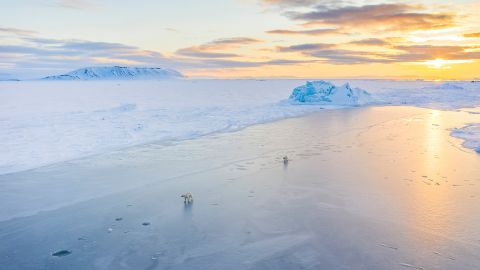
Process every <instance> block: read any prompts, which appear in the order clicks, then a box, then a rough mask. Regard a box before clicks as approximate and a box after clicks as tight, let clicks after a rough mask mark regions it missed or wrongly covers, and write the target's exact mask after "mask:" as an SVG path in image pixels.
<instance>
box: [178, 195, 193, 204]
mask: <svg viewBox="0 0 480 270" xmlns="http://www.w3.org/2000/svg"><path fill="white" fill-rule="evenodd" d="M180 197H182V198H183V202H184V203H187V204H188V203H191V202H193V195H192V193H190V192H187V193H185V194H182V195H181V196H180Z"/></svg>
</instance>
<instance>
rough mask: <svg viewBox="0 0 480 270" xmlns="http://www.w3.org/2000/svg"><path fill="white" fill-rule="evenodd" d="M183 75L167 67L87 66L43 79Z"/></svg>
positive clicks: (168, 76) (116, 78) (127, 78)
mask: <svg viewBox="0 0 480 270" xmlns="http://www.w3.org/2000/svg"><path fill="white" fill-rule="evenodd" d="M181 77H183V75H182V74H181V73H180V72H178V71H176V70H173V69H167V68H136V67H119V66H113V67H87V68H81V69H77V70H74V71H72V72H69V73H66V74H62V75H55V76H48V77H45V78H43V80H62V81H63V80H135V79H136V80H153V79H168V78H181Z"/></svg>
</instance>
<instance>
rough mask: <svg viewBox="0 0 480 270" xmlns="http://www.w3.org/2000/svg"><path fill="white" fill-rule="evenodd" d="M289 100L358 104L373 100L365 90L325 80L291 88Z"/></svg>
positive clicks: (341, 104) (342, 104) (344, 104)
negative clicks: (336, 84)
mask: <svg viewBox="0 0 480 270" xmlns="http://www.w3.org/2000/svg"><path fill="white" fill-rule="evenodd" d="M290 99H291V100H295V101H298V102H302V103H316V104H325V105H326V104H330V105H340V106H359V105H365V104H368V103H372V102H373V98H372V96H371V95H370V93H368V92H367V91H365V90H363V89H360V88H351V87H350V85H349V84H348V83H346V84H344V85H342V86H335V85H333V84H332V83H330V82H327V81H311V82H307V83H306V84H305V85H302V86H299V87H297V88H295V89H293V92H292V94H291V95H290Z"/></svg>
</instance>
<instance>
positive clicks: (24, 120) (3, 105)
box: [0, 80, 480, 174]
mask: <svg viewBox="0 0 480 270" xmlns="http://www.w3.org/2000/svg"><path fill="white" fill-rule="evenodd" d="M332 82H333V83H334V84H336V85H342V84H344V83H346V82H347V81H341V80H339V81H335V80H334V81H332ZM303 84H305V81H304V80H179V81H161V82H158V81H148V82H141V81H140V82H124V81H120V82H115V81H104V82H58V81H55V82H45V81H29V82H0V141H1V142H2V145H1V147H2V149H1V153H0V174H5V173H12V172H17V171H22V170H28V169H32V168H37V167H40V166H44V165H48V164H53V163H56V162H60V161H66V160H72V159H75V158H80V157H85V156H90V155H93V154H99V153H104V152H108V151H112V150H116V149H121V148H124V147H129V146H133V145H140V144H144V143H149V142H159V141H160V142H161V141H163V142H171V141H178V140H184V139H191V138H197V137H200V136H204V135H207V134H212V133H217V132H228V131H236V130H239V129H242V128H245V127H247V126H250V125H254V124H259V123H265V122H270V121H274V120H279V119H284V118H289V117H296V116H301V115H305V114H307V113H311V112H315V111H319V110H322V109H329V108H332V107H331V106H330V107H328V106H325V105H318V104H317V105H315V104H309V105H298V104H292V102H290V101H288V100H287V99H288V97H289V96H290V94H291V92H292V90H293V89H294V88H295V87H297V86H300V85H303ZM350 85H351V86H352V87H360V88H362V89H365V90H367V91H368V92H370V93H371V94H372V97H373V98H375V99H376V100H378V101H379V102H380V103H383V104H392V105H412V106H419V107H426V108H437V109H445V110H456V109H459V108H463V107H475V106H478V105H479V104H480V84H479V83H471V82H450V83H448V85H447V86H448V87H445V85H446V84H445V83H443V82H439V83H434V82H422V81H378V80H354V81H350ZM454 86H457V87H454ZM334 107H335V106H334Z"/></svg>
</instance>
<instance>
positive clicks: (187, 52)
mask: <svg viewBox="0 0 480 270" xmlns="http://www.w3.org/2000/svg"><path fill="white" fill-rule="evenodd" d="M176 54H177V55H182V56H188V57H199V58H230V57H238V56H239V55H237V54H233V53H221V52H208V51H202V49H201V48H199V47H189V48H183V49H180V50H177V51H176Z"/></svg>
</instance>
